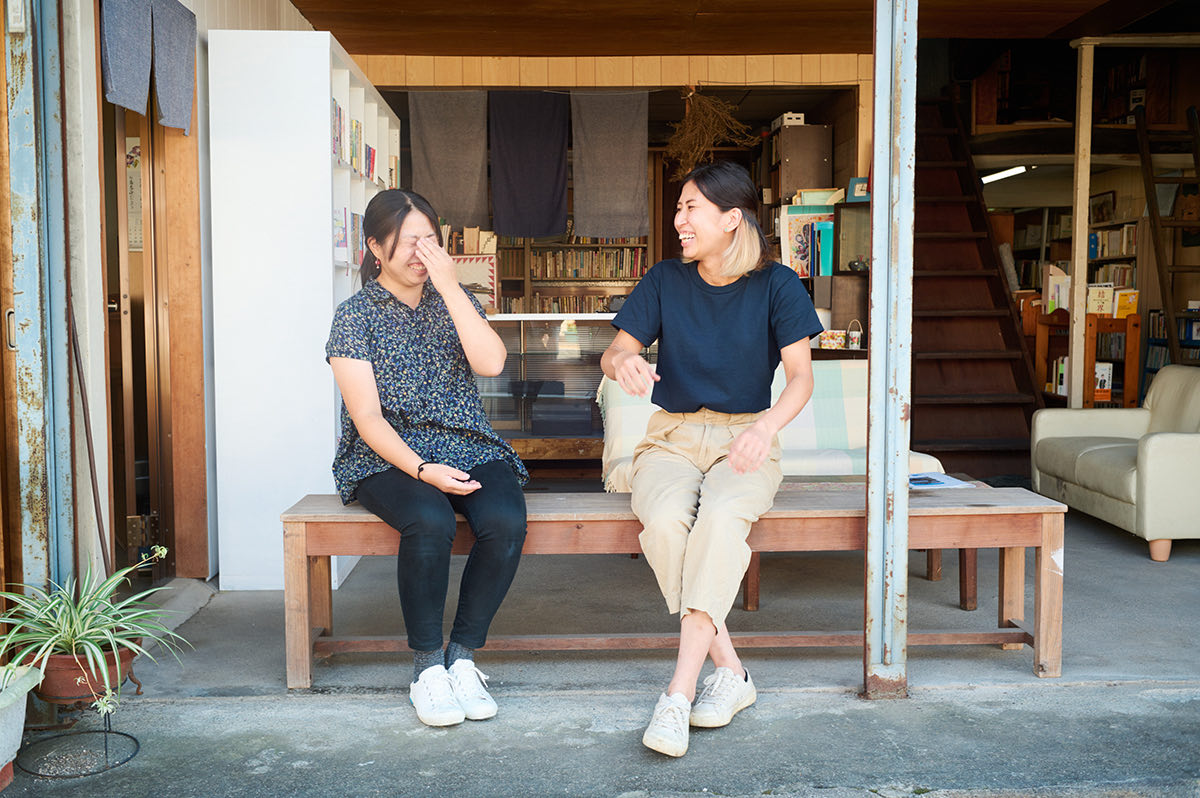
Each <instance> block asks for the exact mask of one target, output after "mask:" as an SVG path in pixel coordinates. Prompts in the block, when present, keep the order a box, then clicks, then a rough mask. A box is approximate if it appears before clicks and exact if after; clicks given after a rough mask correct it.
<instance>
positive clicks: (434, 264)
mask: <svg viewBox="0 0 1200 798" xmlns="http://www.w3.org/2000/svg"><path fill="white" fill-rule="evenodd" d="M417 257H418V258H420V259H421V263H424V264H425V268H426V270H428V272H429V279H430V281H432V282H433V287H434V288H436V289H437V290H438V293H440V294H442V295H443V296H445V294H446V292H447V289H450V288H453V287H454V286H456V285H458V273H457V272H456V270H455V266H454V258H452V257H450V253H448V252H447V251H446V250H445V249H443V248H442V247H440V246H439V245H438V242H437V239H436V238H434V237H433V236H426V237H425V238H420V239H417Z"/></svg>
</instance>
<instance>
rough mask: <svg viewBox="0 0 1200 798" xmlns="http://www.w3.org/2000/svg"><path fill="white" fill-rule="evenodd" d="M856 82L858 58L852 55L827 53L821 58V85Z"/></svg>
mask: <svg viewBox="0 0 1200 798" xmlns="http://www.w3.org/2000/svg"><path fill="white" fill-rule="evenodd" d="M857 81H858V56H857V55H855V54H853V53H827V54H825V55H822V56H821V82H822V83H855V82H857Z"/></svg>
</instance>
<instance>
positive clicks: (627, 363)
mask: <svg viewBox="0 0 1200 798" xmlns="http://www.w3.org/2000/svg"><path fill="white" fill-rule="evenodd" d="M613 370H614V371H615V372H616V375H617V384H618V385H620V386H621V388H622V390H624V391H625V393H627V394H629V395H630V396H645V395H647V394H648V393H650V389H651V388H652V387H653V386H654V383H656V382H658V381H659V380H660V379H662V378H661V377H659V376H658V374H657V373H656V372H655V371H654V369H652V368H650V364H649V363H647V362H646V359H645V358H643V357H642V356H641V355H639V354H636V353H634V352H627V353H625V357H622V358H621V360H620V362H619V363H614V364H613Z"/></svg>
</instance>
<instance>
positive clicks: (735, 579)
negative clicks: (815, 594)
mask: <svg viewBox="0 0 1200 798" xmlns="http://www.w3.org/2000/svg"><path fill="white" fill-rule="evenodd" d="M757 206H758V202H757V196H756V192H755V189H754V184H753V183H752V182H751V180H750V176H749V175H748V174H747V173H746V170H745V169H744V168H742V167H741V166H738V165H737V164H734V163H730V162H719V163H714V164H706V165H703V166H699V167H697V168H696V169H693V170H692V171H691V172H690V173H689V174H688V175H687V177H686V178H684V185H683V189H682V190H681V191H680V194H679V203H678V205H677V206H676V207H677V210H676V213H675V230H676V231H677V232H678V233H679V241H680V244H681V246H682V249H683V257H682V259H675V260H665V261H662V262H660V263H658V264H656V265H655V266H654V267H653V268H652V269H650V271H649V272H647V273H646V276H645V277H643V278H642V279H641V281H640V282H639V283H638V285H637V287H636V288H635V289H634V290H633V293H632V294H630V296H629V299H628V300H627V301H626V302H625V304H624V306H623V307H622V308H621V311H620V312H619V313H618V314H617V316H616V318H615V319H613V326H615V327H616V328H617V329H618V332H617V336H616V338H615V339H614V341H613V343H612V345H611V346H610V347H609V348H608V349H607V350H606V351H605V353H604V356H603V358H602V359H601V367H602V368H603V369H604V373H605V374H606V375H607V376H608V377H609V378H610V379H613V380H616V381H617V382H618V383H619V384H620V386H621V387H622V388H623V389H624V390H625V391H626V393H629V394H631V395H636V396H645V395H646V394H647V393H648V392H650V391H651V390H653V401H654V403H655V404H657V405H658V406H659V407H661V408H663V409H662V410H660V411H659V412H657V413H656V414H655V415H654V416H653V417H652V418H651V420H650V422H649V424H648V425H647V429H646V437H645V439H644V440H642V442H641V443H640V444H638V447H637V449H636V451H635V453H634V460H633V477H632V485H633V487H632V490H633V495H632V501H633V511H634V512H635V513H636V514H637V516H638V519H639V520H640V521H641V522H642V526H643V531H642V533H641V536H640V541H641V546H642V551H643V552H644V553H645V555H646V561H647V562H649V563H650V566H651V568H653V569H654V574H655V577H656V578H657V579H658V585H659V588H660V589H661V590H662V593H663V596H664V598H665V599H666V602H667V607H668V609H669V610H670V611H671V612H672V613H675V612H678V613H680V632H679V655H678V659H677V661H676V665H675V673H674V675H673V676H672V677H671V681H670V683H669V684H668V686H667V689H666V691H665V692H664V693H663V694H662V696H660V698H659V700H658V704H657V705H656V706H655V708H654V715H653V717H652V719H651V721H650V724H649V726H648V727H647V729H646V732H645V734H644V735H643V737H642V742H643V743H644V744H645V745H646V746H648V747H649V748H652V749H654V750H656V751H659V752H661V753H664V754H668V755H670V756H682V755H683V754H684V753H685V752H686V751H687V746H688V727H689V725H691V726H703V727H716V726H724V725H726V724H728V723H729V722H730V720H731V719H732V718H733V716H734V714H736V713H737V712H738V711H740V710H742V709H744V708H745V707H748V706H750V705H751V704H753V703H754V701H755V698H756V693H755V689H754V682H753V681H752V680H751V679H750V674H749V673H748V672H747V671H746V669H745V668H744V667H743V666H742V663H741V660H740V659H739V658H738V655H737V652H736V651H735V650H734V648H733V643H732V641H731V640H730V637H729V630H728V629H727V628H726V625H725V617H726V615H728V613H729V610H730V608H731V607H732V606H733V602H734V599H735V597H736V596H737V591H738V588H739V586H740V584H741V581H742V576H743V575H744V574H745V572H746V567H747V565H748V564H749V562H750V547H749V545H747V543H746V537H747V535H748V534H749V532H750V525H751V524H752V523H753V522H754V521H755V520H757V518H758V517H759V516H760V515H761V514H762V513H764V512H765V511H766V510H768V509H770V507H771V505H772V503H773V502H774V499H775V491H776V490H777V489H778V487H779V483H780V481H781V479H782V475H781V473H780V470H779V458H780V451H779V443H778V440H777V439H776V433H778V432H779V430H780V429H782V428H783V426H784V425H785V424H787V423H788V422H789V421H791V420H792V419H793V418H795V417H796V414H797V413H799V412H800V410H801V409H802V408H803V407H804V405H805V404H806V403H807V402H808V399H809V397H810V396H811V395H812V389H813V377H812V361H811V358H810V352H809V341H808V339H809V338H810V337H812V336H814V335H816V334H817V333H819V332H820V331H821V323H820V321H818V319H817V314H816V311H815V310H814V309H813V305H812V300H811V299H810V298H809V296H808V292H807V291H806V290H805V288H804V286H803V284H802V283H801V282H800V279H799V278H798V277H797V276H796V273H795V272H793V271H792V270H791V269H788V268H787V267H786V266H782V265H780V264H778V263H774V262H772V261H771V259H770V255H769V249H768V247H767V242H766V239H765V238H764V237H763V234H762V230H761V229H760V228H759V226H758V220H757V217H756V213H757V210H756V209H757ZM655 341H658V364H657V371H655V369H654V368H652V367H651V366H650V365H649V364H648V363H647V362H646V360H645V359H644V358H643V357H642V356H641V354H640V353H641V351H642V350H643V349H645V348H646V347H647V346H649V345H650V344H652V343H654V342H655ZM780 362H782V363H783V368H784V372H785V374H786V376H787V387H786V388H785V389H784V390H783V392H782V394H781V395H780V397H779V400H778V401H777V402H776V403H775V404H774V405H773V406H772V405H771V380H772V378H773V376H774V373H775V369H776V367H777V366H778V365H779V364H780ZM708 657H711V658H712V660H713V664H714V665H715V666H716V670H715V672H714V673H713V674H712V675H710V676H709V677H708V678H706V679H705V680H704V684H705V688H704V690H703V692H702V693H701V694H700V697H699V699H696V701H695V704H694V705H693V703H692V701H693V699H694V698H695V695H696V681H697V679H698V678H699V676H700V670H701V668H702V667H703V666H704V661H705V659H706V658H708Z"/></svg>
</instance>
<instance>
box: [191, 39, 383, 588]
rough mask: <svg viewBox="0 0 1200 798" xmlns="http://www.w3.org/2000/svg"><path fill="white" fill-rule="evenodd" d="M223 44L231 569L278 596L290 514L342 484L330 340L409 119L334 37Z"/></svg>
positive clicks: (215, 87)
mask: <svg viewBox="0 0 1200 798" xmlns="http://www.w3.org/2000/svg"><path fill="white" fill-rule="evenodd" d="M208 48H209V58H208V62H209V85H210V98H209V109H208V110H209V129H210V153H211V182H212V203H211V208H212V217H211V219H212V239H211V240H212V250H211V258H212V302H213V327H212V336H213V352H212V358H213V366H212V373H213V381H212V384H213V386H214V389H213V390H214V396H213V413H214V416H215V424H214V426H213V429H214V430H215V446H216V452H217V457H216V462H218V463H220V464H221V467H220V469H219V470H218V472H217V474H216V479H215V488H216V491H217V495H218V496H220V502H219V504H218V505H217V519H216V520H217V524H218V528H219V534H220V568H221V573H222V574H223V579H224V578H228V580H229V581H230V582H231V583H232V584H231V585H230V586H232V587H234V588H235V589H259V588H262V589H271V588H278V584H277V583H276V582H277V579H278V577H277V574H280V573H282V572H283V559H282V547H281V541H280V538H279V532H278V528H279V509H278V508H280V507H286V506H288V505H289V504H290V503H291V502H293V501H295V496H296V494H297V493H298V492H301V493H329V492H332V490H333V480H332V477H331V475H330V463H331V462H332V459H333V454H334V446H335V442H336V437H337V434H338V413H339V398H338V394H337V388H336V386H335V385H334V382H333V376H332V374H331V373H330V370H329V366H328V365H326V363H325V361H324V351H325V341H326V339H327V338H328V335H329V326H330V321H331V319H332V316H333V310H334V308H335V307H336V306H337V304H338V303H339V302H341V301H342V300H343V299H345V298H347V297H349V296H350V295H351V293H352V292H353V291H355V290H357V288H358V275H357V264H356V263H355V251H356V249H358V248H361V244H359V245H357V246H356V242H355V240H354V228H355V219H356V216H358V215H360V214H362V212H363V210H364V209H365V208H366V204H367V202H369V201H370V199H371V198H372V197H373V196H374V195H375V194H376V193H377V192H379V191H381V190H383V189H384V188H385V187H387V186H388V185H389V183H391V182H394V181H398V180H399V177H400V176H399V174H397V170H396V167H395V164H396V163H398V158H397V156H398V155H399V142H400V122H399V120H398V119H397V117H396V116H395V115H394V114H393V113H392V112H391V110H390V109H389V108H388V106H387V104H386V103H385V102H384V100H383V99H382V97H381V96H380V95H379V93H378V92H377V91H376V90H375V88H374V87H373V86H372V85H371V84H370V83H369V82H368V81H367V79H366V77H365V76H364V75H363V73H362V72H361V71H360V70H359V68H358V66H357V65H356V64H355V63H354V61H353V60H352V59H351V58H350V56H349V55H347V54H346V52H345V51H344V50H343V49H342V47H341V46H340V45H339V44H338V43H337V41H336V40H335V39H333V37H332V36H330V35H329V34H328V33H326V32H314V31H239V30H213V31H211V32H210V33H209V45H208ZM368 148H369V149H368ZM372 153H374V155H373V164H372ZM197 401H203V397H197ZM239 563H254V567H253V568H250V569H248V568H247V567H246V566H244V565H240V566H239ZM352 564H353V561H352V560H351V561H344V558H341V559H339V560H338V563H337V565H336V566H335V571H334V580H335V583H336V582H337V581H338V580H340V579H341V578H342V577H343V575H344V574H345V573H346V572H348V570H349V567H350V566H351V565H352Z"/></svg>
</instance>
